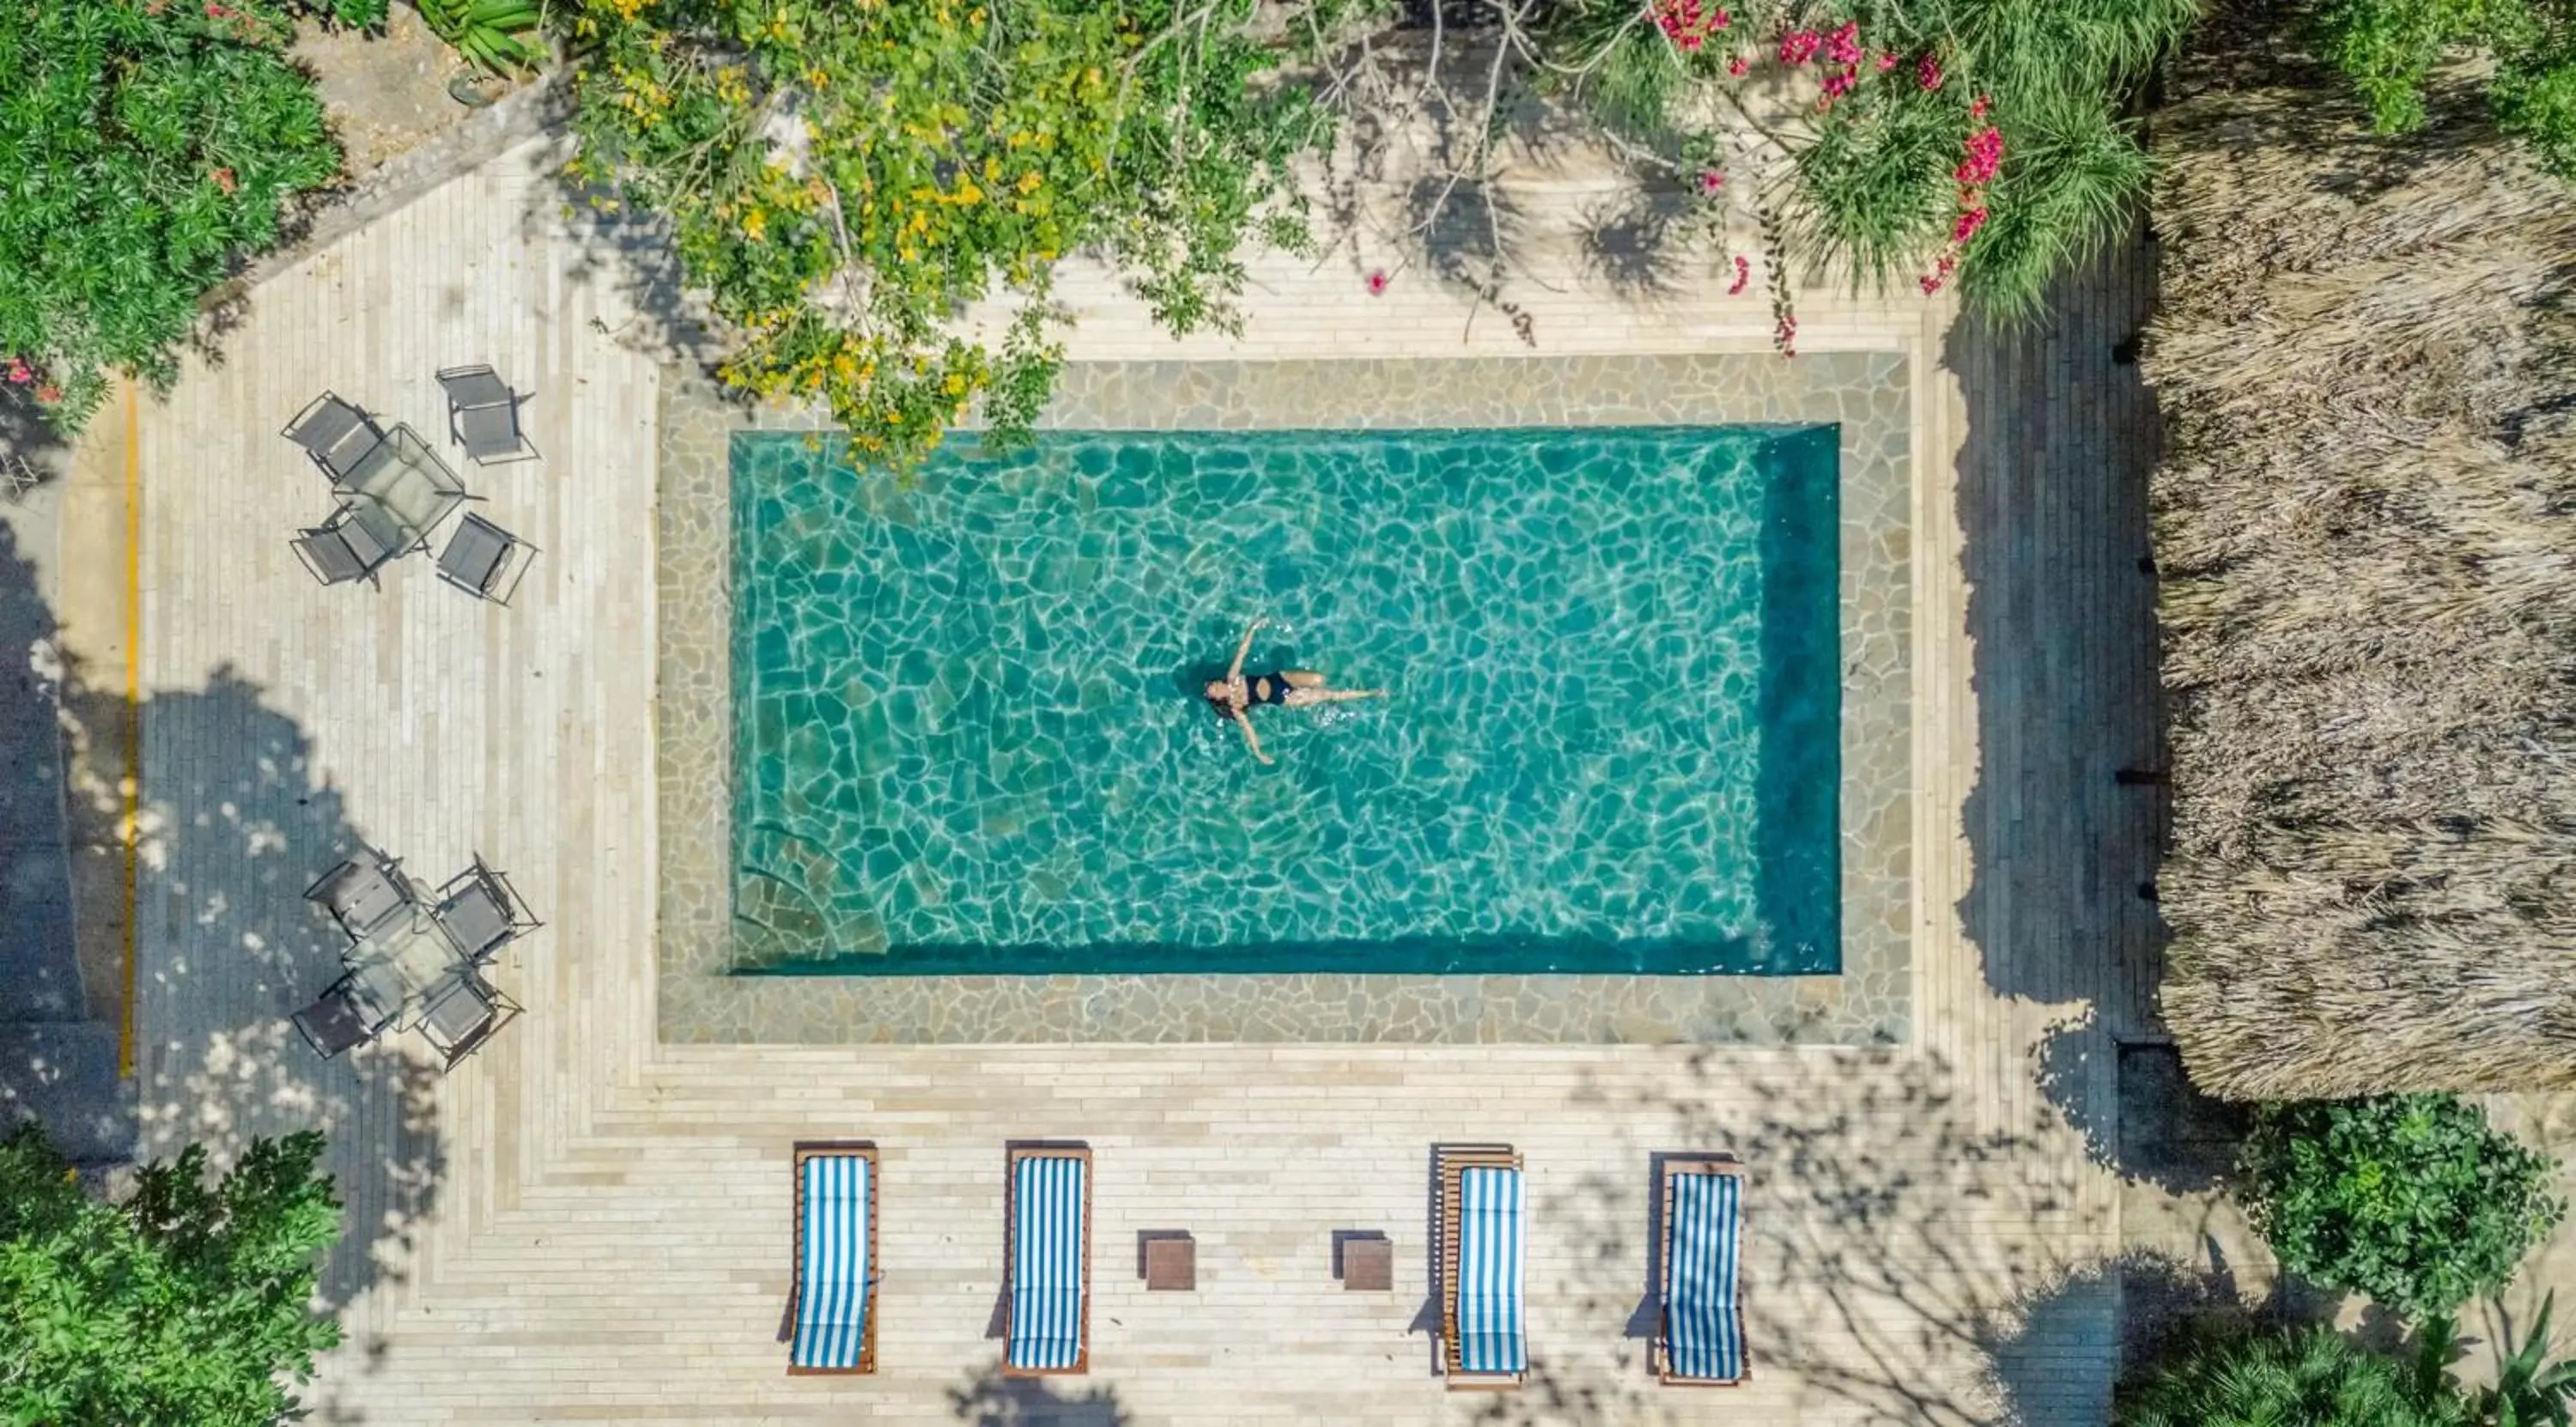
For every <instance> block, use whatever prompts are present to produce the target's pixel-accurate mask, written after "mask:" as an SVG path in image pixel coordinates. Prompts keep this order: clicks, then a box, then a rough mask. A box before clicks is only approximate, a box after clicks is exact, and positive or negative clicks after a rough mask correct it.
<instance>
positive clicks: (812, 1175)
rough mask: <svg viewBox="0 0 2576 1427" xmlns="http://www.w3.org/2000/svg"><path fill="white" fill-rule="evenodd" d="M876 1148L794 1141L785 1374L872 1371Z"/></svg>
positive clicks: (874, 1367)
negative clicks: (790, 1323)
mask: <svg viewBox="0 0 2576 1427" xmlns="http://www.w3.org/2000/svg"><path fill="white" fill-rule="evenodd" d="M876 1266H877V1150H876V1146H874V1145H871V1144H802V1145H798V1146H797V1147H796V1302H795V1321H796V1335H795V1341H794V1345H793V1346H792V1347H790V1348H789V1349H788V1352H787V1371H788V1372H790V1373H797V1374H803V1373H871V1372H875V1371H876V1370H877V1303H876V1297H877V1296H876V1284H877V1272H876Z"/></svg>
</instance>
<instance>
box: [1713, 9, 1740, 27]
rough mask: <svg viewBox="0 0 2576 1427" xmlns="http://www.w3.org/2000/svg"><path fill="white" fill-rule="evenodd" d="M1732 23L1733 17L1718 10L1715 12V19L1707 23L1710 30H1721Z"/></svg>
mask: <svg viewBox="0 0 2576 1427" xmlns="http://www.w3.org/2000/svg"><path fill="white" fill-rule="evenodd" d="M1734 23H1735V17H1734V16H1733V15H1730V14H1728V13H1726V12H1725V11H1724V10H1720V11H1718V12H1717V16H1716V18H1714V19H1712V20H1710V21H1709V22H1708V27H1709V28H1710V29H1712V30H1723V29H1725V28H1726V27H1727V26H1729V25H1732V24H1734Z"/></svg>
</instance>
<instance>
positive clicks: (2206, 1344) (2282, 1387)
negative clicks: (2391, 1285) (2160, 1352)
mask: <svg viewBox="0 0 2576 1427" xmlns="http://www.w3.org/2000/svg"><path fill="white" fill-rule="evenodd" d="M2111 1420H2112V1422H2113V1423H2115V1424H2116V1427H2472V1424H2474V1423H2475V1422H2476V1421H2477V1420H2478V1419H2477V1418H2476V1417H2475V1416H2474V1415H2473V1413H2472V1410H2471V1408H2470V1405H2469V1403H2468V1402H2467V1401H2466V1400H2465V1399H2464V1398H2462V1397H2461V1395H2460V1393H2459V1390H2458V1389H2457V1388H2456V1387H2454V1386H2453V1385H2452V1384H2451V1383H2450V1382H2449V1380H2448V1379H2447V1378H2445V1377H2444V1376H2443V1374H2442V1373H2441V1372H2440V1370H2439V1369H2438V1368H2436V1369H2435V1370H2433V1371H2432V1372H2430V1373H2427V1372H2424V1371H2421V1370H2420V1369H2419V1368H2412V1367H2410V1366H2409V1365H2407V1364H2405V1363H2402V1362H2400V1361H2398V1360H2397V1359H2395V1358H2391V1357H2386V1356H2383V1355H2381V1354H2378V1353H2373V1352H2371V1351H2369V1350H2367V1349H2364V1348H2360V1347H2356V1346H2355V1345H2353V1344H2352V1343H2349V1342H2347V1341H2345V1340H2344V1339H2342V1338H2340V1337H2337V1336H2336V1335H2335V1334H2334V1333H2332V1332H2331V1331H2329V1330H2327V1329H2324V1328H2309V1329H2305V1330H2303V1331H2299V1332H2295V1333H2286V1334H2283V1333H2268V1332H2234V1333H2221V1332H2216V1331H2208V1332H2203V1333H2200V1334H2198V1335H2195V1336H2193V1337H2190V1338H2187V1339H2186V1340H2184V1342H2183V1343H2182V1344H2180V1345H2179V1346H2178V1347H2177V1348H2176V1349H2175V1350H2174V1351H2172V1352H2170V1353H2169V1354H2167V1355H2166V1356H2165V1358H2164V1359H2163V1360H2162V1361H2160V1362H2159V1363H2158V1364H2157V1365H2156V1366H2155V1367H2154V1368H2153V1369H2152V1370H2150V1371H2149V1372H2147V1373H2146V1374H2144V1375H2143V1376H2141V1377H2138V1378H2135V1379H2132V1380H2130V1381H2127V1382H2124V1383H2122V1384H2121V1387H2120V1393H2119V1397H2118V1399H2117V1401H2116V1403H2115V1404H2114V1406H2113V1409H2112V1414H2111Z"/></svg>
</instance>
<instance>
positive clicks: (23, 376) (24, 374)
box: [9, 357, 36, 386]
mask: <svg viewBox="0 0 2576 1427" xmlns="http://www.w3.org/2000/svg"><path fill="white" fill-rule="evenodd" d="M35 379H36V374H35V373H34V372H32V371H29V370H28V369H27V364H26V363H25V362H22V361H20V360H18V359H17V358H15V357H12V358H10V359H9V382H10V384H11V385H13V386H25V385H26V384H27V383H29V382H31V381H34V380H35Z"/></svg>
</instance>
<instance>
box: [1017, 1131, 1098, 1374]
mask: <svg viewBox="0 0 2576 1427" xmlns="http://www.w3.org/2000/svg"><path fill="white" fill-rule="evenodd" d="M1026 1159H1078V1160H1080V1161H1082V1326H1081V1333H1082V1344H1081V1346H1080V1347H1079V1348H1078V1349H1076V1350H1075V1352H1074V1356H1073V1366H1071V1367H1062V1368H1017V1367H1013V1366H1011V1351H1010V1341H1011V1327H1012V1323H1013V1317H1014V1309H1013V1306H1012V1301H1013V1295H1012V1290H1013V1289H1014V1288H1015V1287H1017V1286H1018V1285H1017V1283H1016V1278H1015V1276H1016V1273H1017V1270H1018V1268H1019V1262H1020V1242H1019V1240H1020V1161H1022V1160H1026ZM1091 1186H1092V1166H1091V1147H1090V1146H1089V1145H1013V1146H1011V1147H1010V1150H1009V1152H1008V1154H1007V1155H1005V1157H1004V1159H1003V1167H1002V1344H1003V1347H1002V1376H1004V1377H1074V1376H1078V1375H1080V1374H1083V1373H1087V1372H1089V1371H1091Z"/></svg>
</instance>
